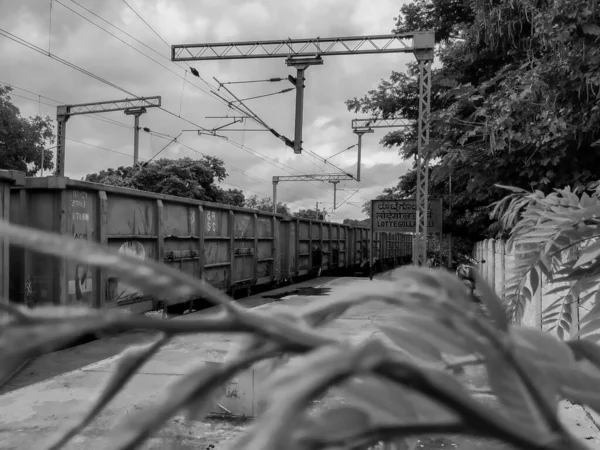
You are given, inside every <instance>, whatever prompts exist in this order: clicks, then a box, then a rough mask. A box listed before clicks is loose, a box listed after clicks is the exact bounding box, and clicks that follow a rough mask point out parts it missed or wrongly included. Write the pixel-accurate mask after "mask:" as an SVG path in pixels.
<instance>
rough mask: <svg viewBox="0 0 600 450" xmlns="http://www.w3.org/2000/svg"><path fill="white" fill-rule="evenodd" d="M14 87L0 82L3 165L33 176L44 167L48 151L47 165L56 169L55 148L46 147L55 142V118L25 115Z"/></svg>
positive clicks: (45, 166)
mask: <svg viewBox="0 0 600 450" xmlns="http://www.w3.org/2000/svg"><path fill="white" fill-rule="evenodd" d="M11 91H12V88H11V87H9V86H0V169H4V170H19V171H21V172H25V173H26V174H27V176H33V175H35V174H36V173H38V171H39V170H40V166H41V164H40V163H41V160H42V152H44V169H45V170H48V171H49V170H52V169H53V168H54V163H53V162H52V150H46V148H47V147H48V146H49V145H52V144H53V143H54V133H53V131H52V119H51V118H50V117H46V118H42V117H39V116H36V117H33V118H29V119H26V118H25V117H21V113H20V111H19V109H18V108H17V107H16V106H15V105H14V104H13V103H12V101H11V98H10V92H11Z"/></svg>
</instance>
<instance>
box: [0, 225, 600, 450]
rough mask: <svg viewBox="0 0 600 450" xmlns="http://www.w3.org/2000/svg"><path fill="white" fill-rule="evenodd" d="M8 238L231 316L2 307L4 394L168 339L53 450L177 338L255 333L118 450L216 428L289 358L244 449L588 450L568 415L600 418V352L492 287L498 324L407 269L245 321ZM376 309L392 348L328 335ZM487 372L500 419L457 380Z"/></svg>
mask: <svg viewBox="0 0 600 450" xmlns="http://www.w3.org/2000/svg"><path fill="white" fill-rule="evenodd" d="M0 235H2V236H3V237H7V238H9V239H10V242H11V244H14V245H17V246H21V247H26V248H30V249H35V250H36V251H38V252H41V253H44V254H50V255H55V256H61V257H65V258H67V259H69V260H73V261H78V262H80V263H84V264H89V265H91V266H94V267H98V268H101V269H104V270H112V271H118V272H119V274H120V276H121V278H122V279H123V280H124V281H125V282H127V283H128V284H131V285H133V286H137V287H139V288H141V289H143V290H144V291H146V292H153V293H155V295H157V296H159V297H162V298H170V299H173V300H177V299H183V298H189V297H190V296H191V295H201V296H202V297H204V298H206V299H207V300H209V301H212V302H214V303H215V304H219V305H221V308H222V311H221V314H212V315H201V316H199V317H197V318H191V319H190V320H181V321H174V320H162V319H157V318H153V317H145V316H135V315H131V314H124V313H122V312H119V311H114V310H113V311H110V310H108V311H106V310H105V311H100V310H89V309H82V308H71V307H50V308H38V309H34V310H29V309H26V308H20V307H17V306H15V305H11V304H7V303H0V310H1V311H2V313H3V315H2V316H0V317H1V319H2V322H1V325H2V333H1V334H0V352H1V354H2V361H3V365H2V366H1V367H0V370H1V373H0V375H2V376H1V378H2V381H6V379H7V378H10V376H11V375H12V374H14V371H15V368H19V367H20V366H21V365H22V362H23V361H26V360H27V359H29V358H32V357H34V356H36V355H39V354H41V353H44V352H48V351H51V350H52V349H53V348H56V347H57V346H59V345H61V343H63V342H64V340H65V339H67V338H76V337H77V336H79V335H81V334H85V333H91V332H100V331H107V330H112V331H127V330H151V331H155V332H159V333H161V334H162V336H161V337H160V338H159V339H158V340H156V341H155V342H154V343H152V344H151V345H149V346H147V347H142V348H137V349H134V350H130V351H128V352H127V353H125V354H124V355H123V357H122V358H121V359H120V360H119V362H118V367H117V370H115V371H114V373H113V374H112V375H111V379H110V380H109V382H108V384H107V385H106V387H105V389H104V390H103V391H102V393H101V395H100V396H99V398H98V399H97V400H96V401H95V403H94V405H93V406H92V408H90V411H89V412H88V413H87V414H85V415H83V416H82V417H80V419H79V421H78V422H77V423H76V424H74V425H72V426H70V427H69V428H68V429H66V430H65V431H62V432H61V433H60V434H59V436H58V437H57V438H56V439H55V440H54V441H53V444H52V446H51V447H50V448H51V449H53V450H58V449H60V448H64V446H65V445H67V443H68V442H69V441H70V440H71V439H72V438H73V437H75V436H76V435H77V434H78V433H80V432H81V431H82V430H83V429H84V428H85V427H86V426H87V424H89V423H90V422H91V420H93V419H94V418H95V417H96V416H97V415H98V414H99V413H100V412H101V410H102V409H103V407H104V406H105V405H106V404H107V403H108V402H109V401H111V399H113V398H114V397H115V396H116V395H118V394H119V392H120V391H121V390H122V389H123V385H124V383H125V382H127V381H128V380H130V379H131V377H132V376H133V374H134V373H135V372H136V371H137V370H139V369H140V367H141V365H142V364H144V363H145V362H146V361H148V360H149V359H150V358H152V356H153V355H154V354H155V353H156V351H157V350H158V349H160V348H161V347H162V346H163V345H164V344H165V343H166V342H168V340H169V338H171V337H173V336H177V335H182V334H190V333H231V334H232V335H234V334H238V335H239V334H240V333H241V334H243V335H244V336H247V337H246V341H245V343H246V345H245V346H244V348H243V349H242V350H240V351H239V353H237V354H236V355H233V357H231V358H228V360H227V361H226V362H224V363H222V364H211V365H205V366H202V367H200V368H196V369H193V370H191V371H189V372H188V373H187V374H185V375H184V376H183V377H181V378H180V379H179V380H177V381H175V382H174V383H173V384H172V385H170V386H169V388H168V392H166V393H165V395H164V396H163V398H162V400H161V401H160V402H159V403H158V404H155V405H153V406H152V407H151V408H149V409H147V410H145V411H142V413H133V414H132V415H131V417H127V418H125V419H124V422H123V423H122V424H119V426H118V427H117V428H116V429H115V430H114V432H113V433H111V435H110V436H106V437H105V438H106V439H107V445H106V447H107V448H113V449H116V450H118V449H126V448H127V449H133V448H138V447H140V445H141V444H142V443H143V442H144V441H145V440H147V439H148V438H150V437H151V436H152V435H153V434H154V433H155V432H156V431H157V430H158V429H159V428H160V427H161V426H163V425H164V424H165V423H166V422H167V421H169V420H170V419H171V418H172V417H173V416H175V415H176V414H178V413H180V412H183V413H184V414H186V415H187V417H188V418H189V419H191V420H194V419H198V418H202V417H203V416H204V414H205V413H206V411H207V407H208V405H210V402H211V399H212V397H213V396H214V395H215V394H216V393H217V392H218V390H219V387H221V386H222V385H223V384H224V383H226V382H227V380H229V379H231V378H232V377H234V376H235V375H236V374H237V373H239V372H240V371H243V370H246V369H247V368H249V367H252V366H253V365H254V364H255V363H257V362H259V361H276V358H277V357H278V356H280V355H281V354H286V355H290V356H294V357H295V358H298V359H299V361H300V364H294V365H293V366H288V365H286V364H285V361H283V362H279V363H275V364H274V365H273V372H272V374H271V375H270V376H269V377H268V379H267V380H266V381H265V383H266V389H264V392H265V394H264V395H265V397H264V398H263V400H264V401H265V404H266V411H265V412H264V414H263V415H262V416H260V417H258V418H257V419H256V420H255V421H254V423H252V424H251V425H250V426H249V427H248V429H247V430H246V431H245V433H244V434H243V436H242V437H241V438H239V439H237V440H236V442H234V443H233V446H232V447H231V448H232V449H242V448H243V449H257V450H258V449H260V450H278V449H282V448H286V449H292V450H309V449H311V450H312V449H328V448H344V449H350V448H366V447H368V446H369V445H373V444H375V443H377V442H378V441H397V440H398V439H406V438H409V437H414V436H419V435H423V434H437V433H450V434H469V435H474V436H479V437H486V436H487V437H495V438H498V439H501V440H503V441H505V442H507V443H509V444H512V445H513V446H515V447H517V448H522V449H556V450H558V449H561V450H562V449H563V448H572V449H585V448H586V446H585V444H584V443H583V442H580V441H578V440H577V439H576V438H575V437H574V436H573V435H572V434H571V433H570V432H569V431H568V430H566V429H565V428H564V426H563V424H562V422H561V421H560V419H559V417H558V415H557V414H558V413H557V405H558V401H559V399H560V398H566V399H571V400H573V401H575V402H580V403H582V404H586V405H588V406H590V407H591V408H593V409H595V410H596V411H600V404H599V402H597V396H596V395H595V392H596V389H597V385H598V383H599V382H600V375H599V373H600V372H598V371H596V372H593V371H590V370H589V369H588V368H586V367H589V364H592V365H596V366H598V364H599V361H600V347H599V346H597V345H596V344H594V343H592V342H590V341H582V342H584V344H582V343H576V342H569V343H563V342H561V341H560V340H558V339H556V338H554V337H552V336H551V335H549V334H547V333H544V332H542V331H539V330H534V329H524V328H521V327H518V326H516V325H509V323H508V320H507V319H508V318H507V317H506V316H505V315H504V311H503V309H502V307H501V303H500V301H499V299H498V298H497V297H496V296H495V294H493V292H492V290H491V288H489V287H487V288H486V289H483V291H482V297H483V301H484V303H485V304H486V307H487V309H488V310H489V311H490V314H491V317H492V319H493V322H490V321H488V320H487V319H486V318H484V317H482V316H480V315H478V314H477V312H476V307H475V306H474V305H473V304H472V303H471V302H470V301H469V300H468V298H467V295H466V292H465V289H464V285H463V284H462V282H461V281H460V280H458V279H457V278H456V277H455V276H454V274H452V273H450V272H447V271H444V270H429V269H421V268H412V267H411V268H406V269H400V270H398V271H397V272H394V273H393V274H392V277H391V278H390V279H389V280H386V281H383V280H375V281H373V282H368V283H362V284H353V285H350V286H345V287H344V286H339V287H338V288H336V289H335V290H334V291H333V292H332V295H331V296H329V297H328V298H327V299H325V300H324V301H319V302H315V303H310V304H308V305H306V306H304V307H299V308H298V309H297V310H296V311H297V312H296V313H295V314H294V313H292V312H291V310H290V311H288V312H285V313H282V312H281V311H279V312H277V311H275V312H265V311H260V310H252V309H244V308H242V307H241V306H238V305H237V304H235V303H233V302H231V301H230V299H229V298H228V297H227V296H226V295H225V294H223V293H222V292H221V291H219V290H218V289H215V288H214V287H212V286H211V285H210V284H208V283H206V282H205V281H203V280H200V279H196V278H192V277H191V276H189V275H187V274H185V273H183V272H180V271H178V270H176V269H174V268H171V267H169V266H166V265H164V264H160V263H158V262H155V261H151V260H146V261H139V260H137V259H135V258H133V257H130V256H128V255H123V254H119V253H118V252H116V251H115V250H113V249H109V248H108V247H103V246H101V245H99V244H95V243H91V242H87V241H81V240H74V239H72V238H70V237H66V236H59V235H54V234H51V233H47V232H42V231H39V230H33V229H28V228H23V227H19V226H16V225H12V224H9V223H8V222H5V221H2V222H0ZM479 281H481V280H479ZM373 301H378V302H384V303H386V304H388V305H390V306H392V307H393V308H394V309H393V310H391V311H397V316H395V318H394V319H395V320H394V321H392V322H391V323H393V325H392V326H385V327H383V326H382V327H381V331H382V332H383V333H384V334H385V335H386V339H388V341H387V342H384V341H382V340H381V338H379V337H376V336H371V337H369V338H366V339H364V340H363V341H362V342H359V343H352V342H349V341H348V340H347V339H346V338H345V337H344V336H338V335H332V334H331V333H323V332H322V331H321V329H320V327H322V326H323V325H325V324H327V323H329V322H331V321H333V320H336V319H337V318H338V317H340V316H342V315H343V314H344V313H345V312H346V311H348V310H349V309H351V308H353V307H357V306H360V305H362V304H364V303H367V302H373ZM424 329H426V330H427V333H423V330H424ZM15 342H19V343H21V344H20V345H19V346H15V345H14V343H15ZM457 357H462V362H457ZM274 358H275V359H274ZM280 361H281V360H280ZM474 364H483V367H484V368H485V369H486V372H487V374H488V377H489V380H490V382H489V384H490V388H491V390H492V392H493V394H494V396H495V397H496V399H497V401H498V407H497V408H495V407H492V406H489V405H488V404H487V403H483V402H481V401H479V400H478V399H477V397H476V396H475V395H474V394H473V392H471V390H470V388H469V387H468V384H467V383H464V382H462V381H461V380H460V379H459V378H458V377H457V376H455V375H453V371H454V369H455V368H456V367H460V366H465V365H474ZM451 368H452V370H450V369H451ZM332 387H337V388H338V389H339V390H340V395H342V396H343V398H345V399H347V402H346V404H345V405H344V406H340V407H334V408H331V409H329V410H327V411H323V410H319V411H314V412H310V413H309V412H308V406H309V405H310V404H311V403H312V401H313V400H315V399H318V398H319V397H321V396H322V395H323V394H325V393H326V392H327V391H328V390H329V389H330V388H332Z"/></svg>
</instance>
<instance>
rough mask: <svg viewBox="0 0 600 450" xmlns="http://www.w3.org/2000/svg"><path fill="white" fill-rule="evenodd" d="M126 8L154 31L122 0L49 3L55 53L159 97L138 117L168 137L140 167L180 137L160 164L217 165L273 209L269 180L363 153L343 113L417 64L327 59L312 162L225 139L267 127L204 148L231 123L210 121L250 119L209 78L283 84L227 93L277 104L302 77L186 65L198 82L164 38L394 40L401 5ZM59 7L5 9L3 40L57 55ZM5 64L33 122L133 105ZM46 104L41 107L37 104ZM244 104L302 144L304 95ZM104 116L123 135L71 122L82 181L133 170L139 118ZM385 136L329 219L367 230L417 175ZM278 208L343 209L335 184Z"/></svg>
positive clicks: (141, 4) (56, 73) (155, 141)
mask: <svg viewBox="0 0 600 450" xmlns="http://www.w3.org/2000/svg"><path fill="white" fill-rule="evenodd" d="M127 3H128V4H129V5H130V6H131V7H132V8H133V9H134V10H135V12H137V13H138V14H139V15H140V16H141V17H143V19H144V21H145V22H146V23H147V24H146V23H144V22H143V21H142V20H140V18H139V17H138V16H137V15H136V13H134V12H133V11H132V9H130V8H129V7H128V6H127V5H126V4H125V3H124V2H121V1H116V0H115V1H112V0H111V1H103V2H98V1H94V0H75V1H70V0H69V1H67V0H55V1H53V2H52V4H53V6H52V33H51V36H50V37H51V39H50V50H51V51H52V53H53V54H56V55H58V56H60V57H62V58H64V59H66V60H68V61H70V62H72V63H74V64H76V65H78V66H80V67H81V68H83V69H85V70H88V71H90V72H93V73H94V74H96V75H98V76H100V77H101V78H103V79H105V80H107V81H108V82H109V83H110V84H114V85H116V86H118V87H120V88H123V89H124V90H126V91H129V92H131V93H133V94H135V95H142V96H152V95H160V96H161V97H162V106H163V108H164V109H166V110H167V111H168V112H165V111H164V110H160V109H156V108H155V109H148V110H147V113H146V114H144V115H142V116H141V118H140V124H141V126H143V127H149V128H150V129H151V130H153V131H155V132H158V133H163V134H166V135H168V136H162V138H161V137H158V136H151V135H149V134H147V133H144V132H142V133H141V136H140V158H142V159H146V160H147V159H149V158H152V157H153V156H154V155H155V154H156V153H157V152H158V151H160V150H161V149H162V148H163V147H164V146H165V145H166V144H167V143H168V142H169V140H170V139H171V137H175V136H178V135H180V136H179V138H178V140H177V141H178V143H175V144H171V145H169V146H168V147H167V148H166V149H164V150H162V152H161V154H160V155H159V156H164V157H171V158H176V157H183V156H189V157H197V156H198V155H200V154H210V155H216V156H218V157H220V158H222V159H223V160H224V161H225V164H226V166H227V167H228V173H229V177H228V178H227V180H226V183H227V184H229V185H231V186H235V187H238V188H242V189H245V190H246V193H247V194H248V195H252V194H254V193H258V194H259V195H264V196H271V195H272V177H273V176H276V175H277V176H284V175H290V174H297V173H304V174H310V173H332V172H336V171H337V170H338V169H336V168H335V167H333V166H331V165H327V164H325V163H323V161H322V160H321V159H320V158H319V157H321V158H330V157H331V156H332V155H334V154H335V153H338V152H340V151H341V150H343V149H345V148H347V147H349V146H351V145H354V144H356V142H357V138H356V135H354V134H353V133H352V129H351V127H350V123H351V120H352V118H354V117H355V115H354V114H353V113H350V112H349V111H348V110H347V108H346V105H345V101H346V100H348V99H350V98H353V97H355V96H358V97H360V96H362V95H364V94H365V93H366V92H367V91H368V90H370V89H373V88H375V87H376V86H377V83H378V82H379V80H380V79H384V78H387V77H388V76H389V75H390V73H391V72H392V70H396V71H401V70H403V68H404V65H405V64H406V62H408V61H411V60H412V58H413V57H412V55H410V54H392V55H365V56H347V57H346V56H332V57H325V58H324V64H323V65H322V66H312V67H309V68H308V69H307V70H306V83H305V84H306V89H305V99H304V127H303V141H304V142H303V147H304V149H305V151H304V152H303V154H302V155H296V154H294V152H293V151H292V150H291V149H289V148H287V147H286V146H285V145H284V144H283V143H282V142H281V141H280V140H278V139H276V138H275V137H274V136H273V135H272V134H271V133H269V132H264V131H246V132H242V131H226V130H227V128H229V129H242V130H243V129H246V130H254V129H257V128H260V126H259V125H258V124H256V123H254V122H253V121H252V120H249V119H247V120H246V121H245V122H244V123H236V124H235V125H231V126H229V127H226V128H224V129H223V130H221V131H219V133H220V134H221V135H223V136H227V138H228V139H229V141H227V140H224V139H219V138H217V137H211V136H205V135H203V136H199V135H198V134H197V133H196V132H194V131H193V130H196V129H197V128H198V126H202V127H205V128H209V129H211V128H213V127H217V126H222V125H224V124H226V123H227V122H228V121H231V120H228V119H212V118H207V116H224V115H230V116H231V115H240V113H239V112H236V111H235V110H232V109H230V108H229V107H228V105H227V104H224V103H223V102H222V101H220V100H218V99H216V98H215V95H214V94H211V91H213V92H215V93H218V94H219V95H224V88H223V87H222V88H219V86H218V84H217V82H216V81H215V80H214V79H213V77H216V78H217V79H218V80H219V81H220V82H232V81H251V80H264V79H268V78H272V77H281V78H283V79H284V80H283V81H282V82H263V83H242V84H227V85H225V87H226V88H228V89H230V90H231V92H233V93H234V94H235V95H236V96H237V97H238V98H241V99H243V98H248V97H254V96H258V95H262V94H268V93H273V92H278V91H281V90H282V89H286V88H289V87H291V85H290V83H289V82H288V81H287V76H288V75H289V74H291V75H294V76H295V75H296V73H295V70H294V69H293V68H291V67H288V66H286V64H285V60H284V59H254V60H234V61H231V60H228V61H196V62H190V63H189V65H190V66H192V67H194V68H196V69H197V70H198V71H199V72H200V74H201V76H202V79H199V78H196V77H194V76H193V75H192V74H191V73H190V71H189V67H188V64H185V63H178V64H175V63H173V62H171V61H170V57H171V54H170V47H169V46H168V45H167V44H165V42H163V40H162V39H161V38H159V37H158V36H157V35H156V33H158V34H159V35H160V36H161V37H162V38H163V39H164V40H165V41H166V42H167V43H168V44H169V45H170V44H183V43H202V42H224V41H229V40H231V41H234V40H244V41H246V40H258V39H265V40H268V39H281V38H287V37H291V38H300V37H317V36H320V37H330V36H356V35H365V34H386V33H389V32H390V30H391V29H392V28H393V26H394V21H393V17H395V16H397V13H398V10H399V8H400V6H401V4H402V3H403V2H396V1H392V0H379V1H378V2H377V7H376V8H375V7H373V2H372V1H367V0H356V1H353V2H348V1H346V0H318V1H317V0H305V1H303V2H288V1H281V0H264V1H260V2H259V1H244V0H227V1H223V2H214V1H208V0H169V1H167V0H127ZM8 4H10V6H8ZM49 6H50V5H49V3H47V2H40V1H38V0H20V1H19V2H2V3H0V28H2V29H4V30H7V31H9V32H11V33H14V34H15V35H17V36H20V37H22V38H24V39H27V40H29V41H31V42H32V43H33V44H35V45H37V46H39V47H40V48H42V49H43V50H44V51H47V50H48V43H49V27H50V9H49ZM69 8H70V9H69ZM86 8H87V9H88V10H89V11H91V12H92V13H93V14H92V13H90V12H89V11H86ZM94 14H95V15H96V16H95V15H94ZM99 17H100V18H102V19H104V20H102V19H100V18H99ZM93 23H95V24H96V25H94V24H93ZM150 27H151V28H150ZM119 29H120V30H119ZM107 31H108V32H110V33H112V34H114V35H115V36H117V37H118V38H119V39H121V40H119V39H117V38H116V37H115V36H111V35H110V34H108V33H107ZM155 32H156V33H155ZM128 34H129V35H130V36H128ZM122 41H125V43H124V42H122ZM140 42H141V43H143V44H141V43H140ZM128 44H129V45H128ZM130 46H133V47H135V48H136V49H137V50H135V49H132V48H131V47H130ZM0 51H1V52H2V55H3V64H2V65H0V82H8V83H11V84H14V85H16V86H19V87H21V88H24V89H27V90H29V91H31V92H34V93H35V94H31V93H26V92H24V91H19V90H15V91H14V93H15V94H18V95H24V96H25V97H28V98H29V100H26V99H22V98H18V97H16V96H15V97H14V98H13V101H14V102H15V104H17V106H18V107H19V108H20V109H21V111H22V113H23V115H25V116H31V115H37V114H39V113H41V114H42V115H50V116H52V117H54V116H55V115H56V108H55V106H47V105H44V104H43V103H41V102H46V103H50V104H52V105H57V104H59V103H66V104H73V103H85V102H94V101H102V100H118V99H122V98H125V97H128V96H129V94H127V93H125V92H123V91H120V90H118V89H116V88H115V87H114V86H111V85H108V84H106V83H103V82H101V81H99V80H95V79H93V78H91V77H89V76H87V75H84V74H82V73H80V72H78V71H76V70H74V69H72V68H70V67H67V66H65V65H63V64H61V63H59V62H57V61H56V60H54V59H52V58H49V57H48V56H47V55H44V54H40V53H36V52H34V51H32V50H30V49H27V48H26V47H24V46H22V45H19V44H17V43H15V42H13V41H10V40H8V39H6V38H3V37H2V38H1V39H0ZM140 52H141V53H140ZM142 53H143V54H142ZM182 78H183V79H182ZM184 79H185V80H186V81H185V82H184ZM38 93H39V94H41V95H43V96H44V97H38V96H37V95H36V94H38ZM46 97H48V98H50V99H53V100H58V102H54V101H53V100H49V99H48V98H46ZM40 101H41V102H40ZM246 104H247V105H248V106H249V107H250V108H251V109H252V111H253V112H255V113H256V114H258V115H259V116H260V118H261V119H263V120H264V121H265V122H266V123H267V124H268V125H269V126H270V127H272V128H274V129H275V130H277V131H278V132H280V133H281V134H283V135H285V136H287V137H288V138H290V139H292V138H293V137H294V120H295V93H294V92H288V93H286V94H281V95H273V96H269V97H264V98H259V99H254V100H248V101H247V102H246ZM179 116H181V118H184V119H186V120H182V119H181V118H180V117H179ZM102 117H103V118H104V119H107V120H109V121H118V122H120V123H121V125H115V124H114V123H107V122H106V121H103V120H98V119H95V118H93V117H91V116H79V117H73V118H72V119H71V120H69V122H68V125H67V138H69V139H70V140H68V141H67V155H66V171H67V175H68V176H72V177H73V178H77V179H79V178H81V177H83V176H84V175H85V174H88V173H92V172H97V171H99V170H102V169H106V168H108V167H116V166H120V165H128V164H131V162H132V160H133V128H132V127H133V118H132V117H130V116H125V115H124V114H123V113H122V112H110V113H105V114H102ZM182 130H191V131H182ZM381 136H382V134H381V133H380V134H379V135H378V137H375V136H374V135H368V136H367V137H365V138H364V139H363V143H364V145H363V155H362V163H363V164H362V168H361V169H362V178H363V179H362V180H361V183H360V184H359V183H357V182H355V181H345V182H343V183H340V184H338V188H340V190H339V192H337V194H338V195H337V200H338V203H342V202H344V200H345V199H347V198H348V197H350V196H351V195H352V197H350V199H349V200H348V201H347V202H346V203H343V205H342V206H340V207H339V209H338V210H336V211H335V212H333V214H332V216H331V217H332V218H334V219H339V220H341V219H343V218H345V217H351V218H360V217H362V212H361V209H362V208H361V207H360V204H362V203H364V202H365V201H367V200H368V199H370V198H372V197H374V196H376V195H377V194H379V193H380V192H381V190H382V189H383V188H384V187H389V186H392V185H394V184H396V183H397V179H398V177H399V176H400V175H402V174H403V173H404V172H405V171H406V170H407V168H408V167H409V164H408V163H405V162H402V161H401V160H400V159H399V156H398V155H397V151H396V150H395V149H385V148H383V147H382V146H381V145H380V144H379V140H380V139H381ZM89 144H91V145H89ZM356 150H357V149H356V147H354V148H353V149H351V150H348V151H346V152H344V153H342V154H341V155H338V156H335V157H334V158H333V159H331V161H330V162H331V163H333V164H335V165H336V166H338V167H340V168H342V169H343V170H345V171H348V172H350V173H352V174H355V173H356V154H357V153H356ZM311 152H312V153H311ZM314 154H316V155H319V157H317V156H315V155H314ZM278 195H279V198H280V200H281V201H284V202H288V203H289V204H291V205H292V209H294V210H295V209H298V208H301V207H302V208H314V206H315V203H316V202H317V201H318V202H320V204H322V205H324V206H325V207H327V208H331V209H332V207H333V185H332V184H329V183H319V182H310V183H308V182H295V183H281V184H280V185H279V193H278ZM357 204H358V205H357Z"/></svg>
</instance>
